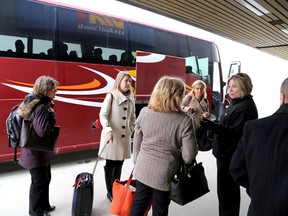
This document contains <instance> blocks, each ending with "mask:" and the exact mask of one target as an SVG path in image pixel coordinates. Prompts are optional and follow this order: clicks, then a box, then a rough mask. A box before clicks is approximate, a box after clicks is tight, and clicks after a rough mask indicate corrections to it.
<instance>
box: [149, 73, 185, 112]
mask: <svg viewBox="0 0 288 216" xmlns="http://www.w3.org/2000/svg"><path fill="white" fill-rule="evenodd" d="M184 92H185V84H184V82H183V80H182V79H180V78H177V77H171V76H164V77H162V78H160V79H159V80H158V82H157V83H156V85H155V87H154V89H153V92H152V94H151V98H150V101H149V104H148V108H150V109H152V110H154V111H157V112H179V111H182V109H181V103H182V100H183V95H184Z"/></svg>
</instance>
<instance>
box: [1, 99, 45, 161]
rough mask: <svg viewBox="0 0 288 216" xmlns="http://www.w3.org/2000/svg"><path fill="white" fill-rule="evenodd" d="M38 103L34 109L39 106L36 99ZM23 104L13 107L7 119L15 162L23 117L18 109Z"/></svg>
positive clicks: (9, 139)
mask: <svg viewBox="0 0 288 216" xmlns="http://www.w3.org/2000/svg"><path fill="white" fill-rule="evenodd" d="M36 102H37V104H36V105H35V106H34V107H33V108H32V111H33V110H34V109H35V108H36V107H37V105H38V104H40V103H39V100H37V101H36ZM21 105H22V104H17V105H16V106H14V107H13V108H12V109H11V112H10V114H9V116H8V118H7V119H6V130H5V132H6V133H7V135H8V146H9V147H14V162H15V163H16V162H17V148H19V145H20V135H21V128H22V122H23V118H22V117H21V116H20V115H19V113H18V109H20V108H21V107H20V106H21Z"/></svg>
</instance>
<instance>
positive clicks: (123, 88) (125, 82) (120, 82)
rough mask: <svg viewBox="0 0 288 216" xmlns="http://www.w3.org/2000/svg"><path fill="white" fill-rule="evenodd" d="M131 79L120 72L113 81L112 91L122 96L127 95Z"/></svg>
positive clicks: (124, 72)
mask: <svg viewBox="0 0 288 216" xmlns="http://www.w3.org/2000/svg"><path fill="white" fill-rule="evenodd" d="M131 84H132V77H131V75H130V74H128V72H126V71H120V72H119V73H118V74H117V76H116V79H115V83H114V86H113V90H114V89H118V90H119V91H120V92H122V93H123V94H129V93H130V90H131Z"/></svg>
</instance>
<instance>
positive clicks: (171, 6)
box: [118, 0, 288, 60]
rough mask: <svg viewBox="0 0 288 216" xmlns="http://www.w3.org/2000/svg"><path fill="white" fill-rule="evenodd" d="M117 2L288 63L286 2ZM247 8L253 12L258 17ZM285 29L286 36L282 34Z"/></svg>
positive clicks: (207, 0) (167, 0)
mask: <svg viewBox="0 0 288 216" xmlns="http://www.w3.org/2000/svg"><path fill="white" fill-rule="evenodd" d="M118 1H120V2H123V3H127V4H131V5H134V6H136V7H139V8H143V9H146V10H149V11H152V12H155V13H158V14H161V15H164V16H167V17H170V18H173V19H176V20H179V21H181V22H184V23H187V24H189V25H193V26H196V27H199V28H201V29H205V30H207V31H210V32H213V33H215V34H217V35H220V36H223V37H226V38H229V39H232V40H234V41H238V42H240V43H243V44H246V45H248V46H252V47H254V48H257V49H260V50H262V51H264V52H268V53H270V54H273V55H276V56H278V57H280V58H283V59H285V60H288V0H269V1H268V0H267V1H265V0H205V1H203V0H118ZM259 5H260V6H262V7H263V8H264V9H263V8H260V7H259ZM251 8H252V9H254V10H257V13H260V15H259V14H258V15H257V14H256V13H255V12H253V11H252V10H251ZM285 29H286V31H287V33H285V32H284V31H283V30H285Z"/></svg>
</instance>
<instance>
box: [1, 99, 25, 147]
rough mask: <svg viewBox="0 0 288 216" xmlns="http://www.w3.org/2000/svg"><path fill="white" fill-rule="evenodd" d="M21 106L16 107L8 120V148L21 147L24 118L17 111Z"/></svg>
mask: <svg viewBox="0 0 288 216" xmlns="http://www.w3.org/2000/svg"><path fill="white" fill-rule="evenodd" d="M18 108H19V104H18V105H16V106H14V107H13V108H12V110H11V112H10V114H9V116H8V118H7V120H6V130H5V132H6V133H7V135H8V146H9V147H16V148H17V147H19V144H20V132H21V126H22V122H23V118H22V117H21V116H20V115H19V114H18V112H17V110H18Z"/></svg>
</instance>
